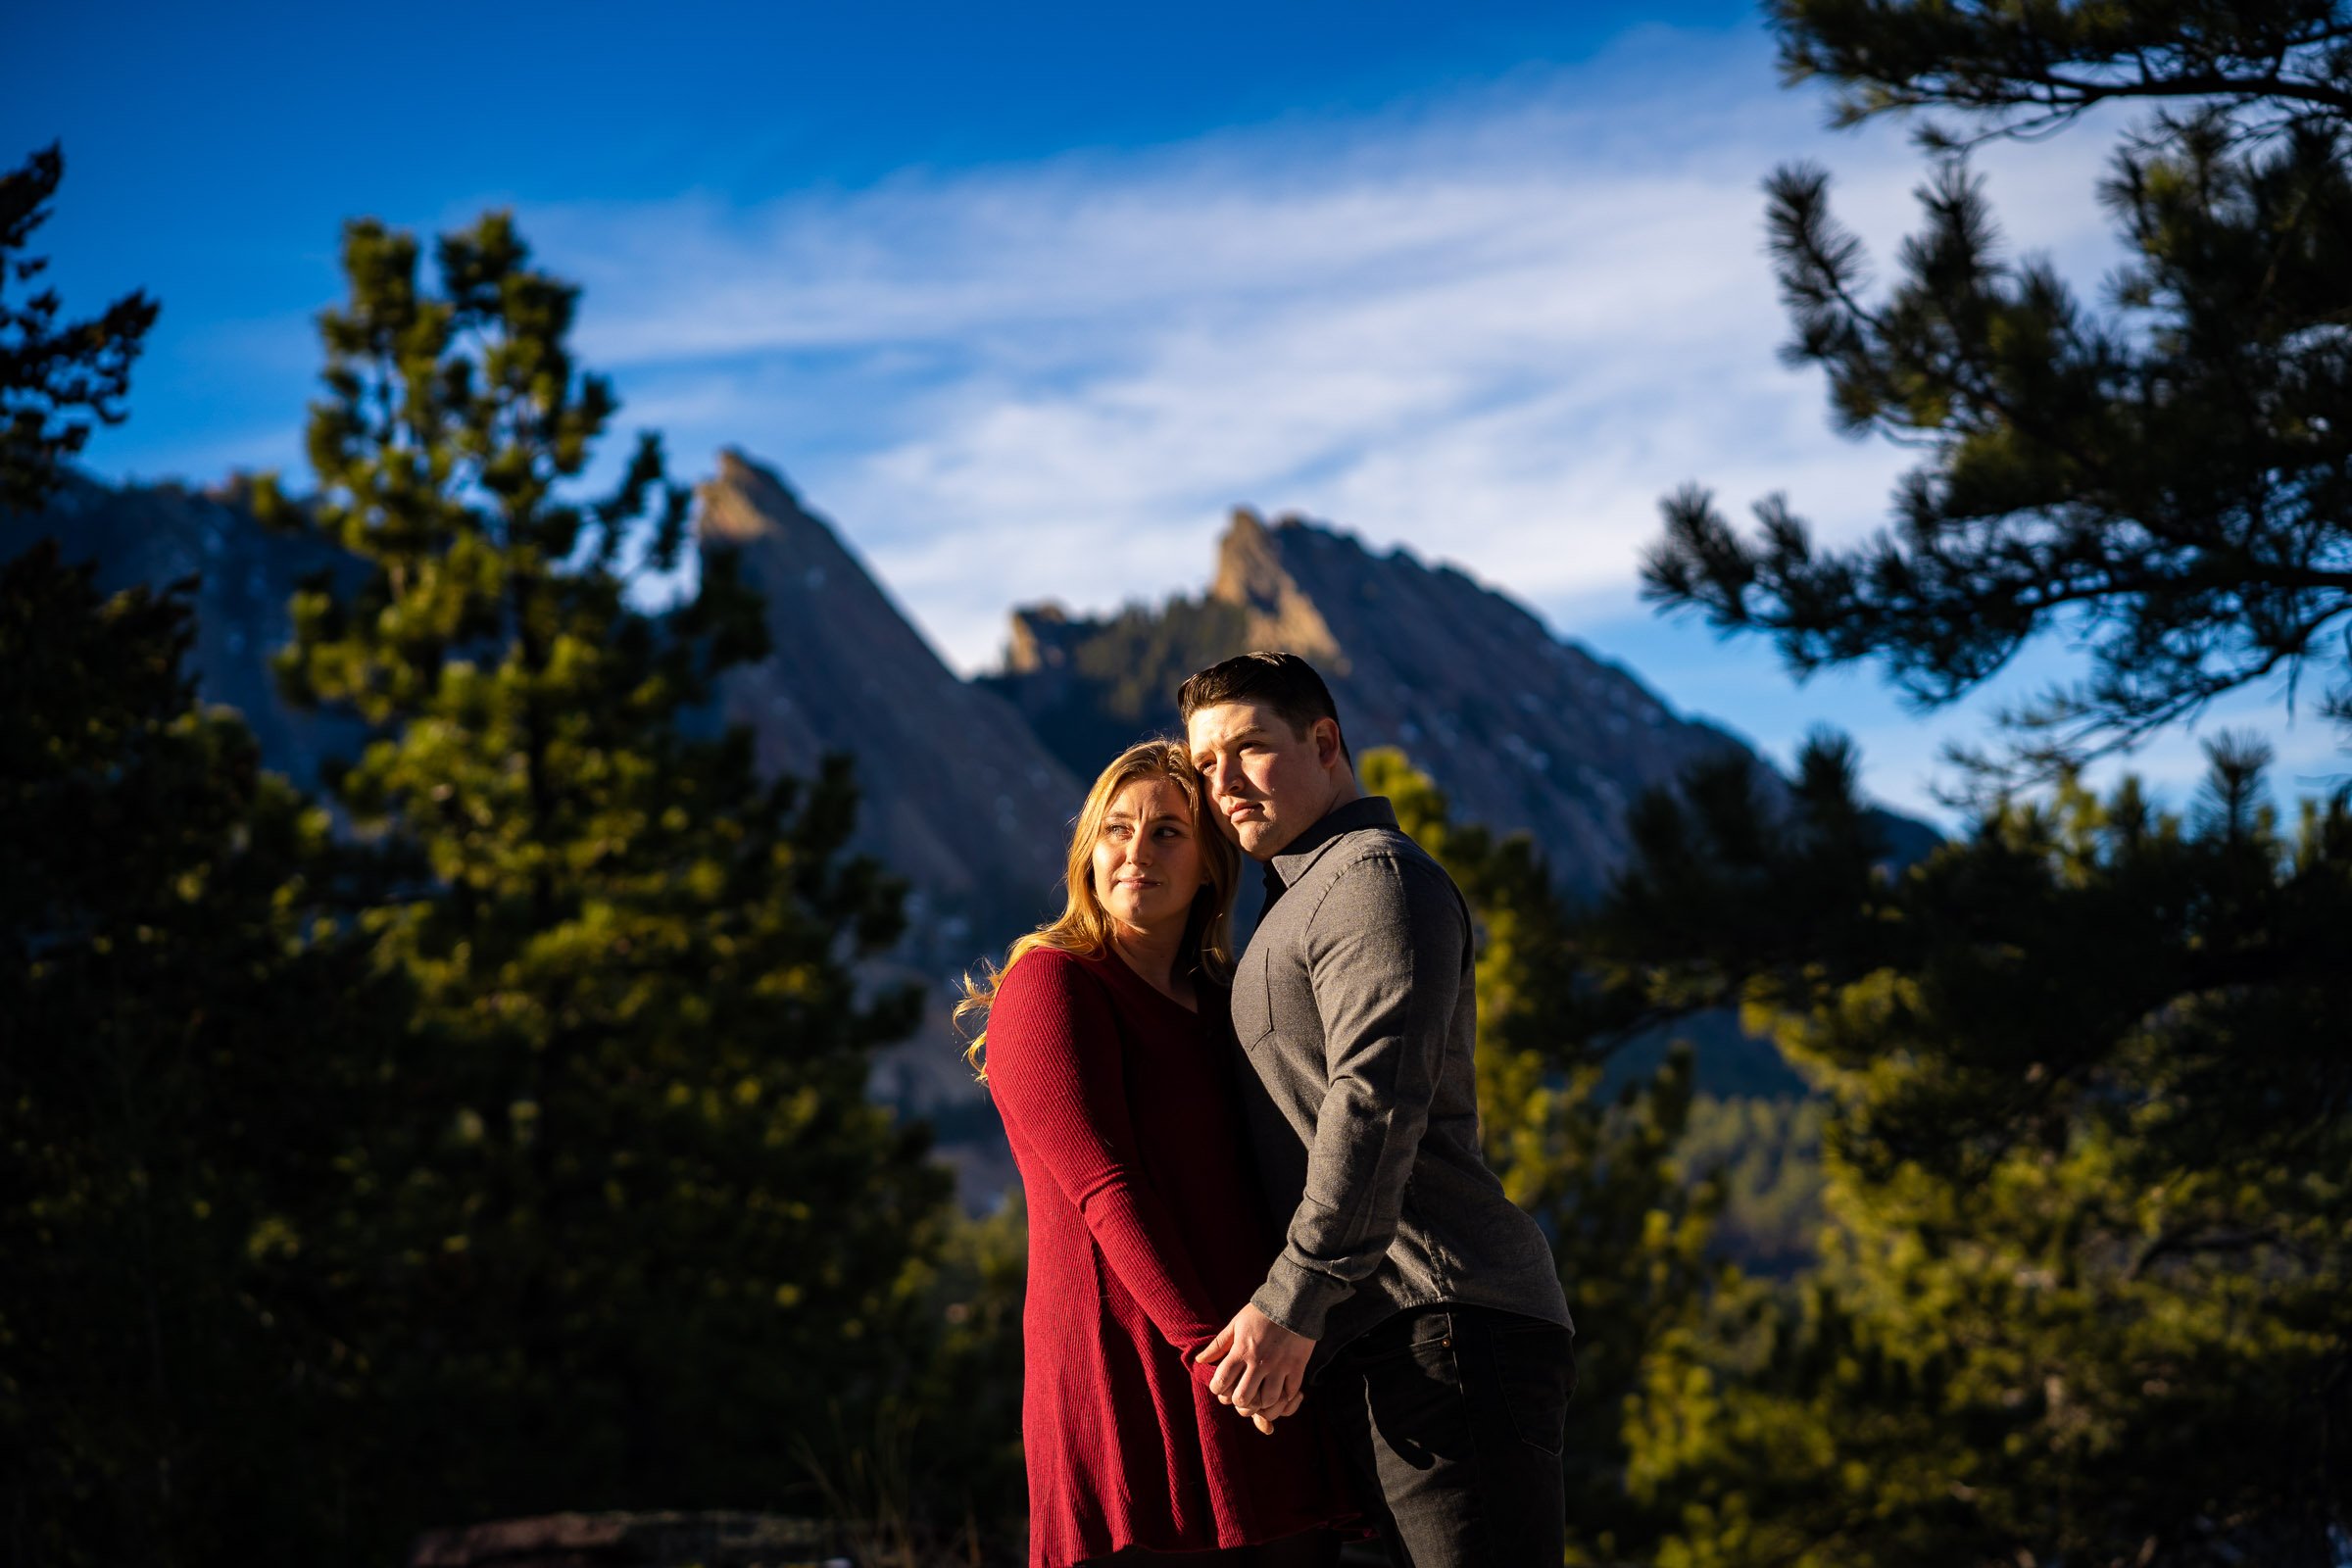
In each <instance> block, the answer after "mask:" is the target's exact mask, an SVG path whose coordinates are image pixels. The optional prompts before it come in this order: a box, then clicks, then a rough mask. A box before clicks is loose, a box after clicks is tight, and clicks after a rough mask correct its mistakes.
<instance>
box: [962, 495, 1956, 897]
mask: <svg viewBox="0 0 2352 1568" xmlns="http://www.w3.org/2000/svg"><path fill="white" fill-rule="evenodd" d="M1013 644H1014V646H1015V648H1016V649H1024V648H1025V653H1024V654H1023V655H1022V657H1021V658H1020V659H1018V660H1015V661H1008V662H1007V667H1006V669H1005V672H1004V673H1003V674H1001V675H996V676H990V677H984V678H983V684H986V685H988V686H990V687H992V688H993V689H994V690H997V691H999V692H1001V693H1003V694H1004V695H1005V697H1006V698H1008V699H1009V700H1010V701H1012V702H1013V703H1014V704H1016V705H1017V706H1019V707H1020V709H1021V710H1022V711H1023V712H1024V713H1026V714H1027V715H1028V717H1029V719H1030V722H1031V723H1032V725H1033V726H1035V728H1036V729H1037V732H1038V733H1039V735H1040V736H1041V737H1042V738H1043V739H1044V740H1045V741H1046V742H1047V744H1048V745H1049V746H1052V747H1053V748H1054V750H1055V751H1056V753H1057V754H1058V755H1060V756H1061V757H1062V759H1063V760H1064V761H1065V762H1066V763H1067V764H1068V765H1069V766H1070V767H1071V768H1072V770H1073V771H1075V772H1078V773H1080V774H1082V775H1083V774H1085V773H1087V772H1089V771H1091V770H1092V768H1093V767H1095V766H1098V765H1100V763H1101V762H1102V760H1104V759H1107V758H1108V757H1109V756H1110V755H1111V754H1112V753H1113V752H1115V750H1116V749H1117V747H1118V746H1120V745H1123V744H1124V743H1125V742H1126V741H1127V740H1129V739H1132V738H1134V737H1136V736H1137V735H1141V734H1147V733H1151V732H1152V731H1154V730H1162V729H1169V728H1173V727H1174V725H1175V718H1176V715H1175V709H1174V694H1175V690H1176V686H1177V683H1178V682H1180V681H1181V680H1182V679H1183V678H1184V677H1185V676H1186V675H1187V674H1189V673H1191V672H1192V671H1193V670H1195V669H1198V668H1201V666H1202V665H1205V664H1208V663H1212V662H1215V661H1216V660H1219V659H1223V658H1226V657H1228V656H1230V655H1233V654H1237V653H1242V652H1246V651H1248V650H1250V649H1253V648H1276V649H1285V650H1288V651H1290V652H1292V653H1296V654H1299V655H1300V656H1301V657H1303V658H1305V659H1307V660H1309V661H1311V662H1313V663H1314V664H1315V665H1316V667H1317V668H1318V669H1319V670H1320V671H1321V672H1322V673H1323V676H1324V678H1325V679H1326V680H1327V681H1328V682H1329V683H1330V686H1331V690H1332V696H1333V699H1334V700H1335V701H1336V702H1337V703H1338V705H1339V710H1340V720H1341V726H1342V728H1343V729H1344V731H1345V732H1346V734H1347V736H1348V743H1349V745H1350V746H1351V747H1353V748H1354V749H1355V750H1356V751H1357V752H1358V753H1360V752H1362V751H1363V750H1365V749H1366V748H1368V747H1374V746H1395V747H1397V748H1400V749H1401V750H1402V751H1403V752H1404V753H1405V754H1406V755H1407V756H1408V757H1409V758H1411V760H1413V762H1414V764H1415V765H1416V766H1418V767H1420V768H1421V769H1423V770H1424V771H1426V772H1427V773H1429V774H1430V775H1431V776H1432V777H1433V778H1434V779H1436V781H1437V782H1438V783H1439V785H1440V786H1442V787H1443V788H1444V789H1445V790H1446V793H1447V795H1448V796H1450V797H1451V799H1452V802H1453V808H1454V810H1455V812H1456V814H1457V815H1458V816H1459V817H1460V818H1462V819H1463V820H1466V821H1475V822H1480V823H1483V824H1485V825H1487V826H1488V827H1490V828H1493V829H1495V830H1497V831H1500V832H1526V833H1528V834H1531V835H1532V836H1533V837H1534V838H1535V840H1536V842H1537V845H1538V847H1539V848H1540V849H1541V850H1542V852H1543V853H1544V856H1545V858H1547V859H1548V860H1549V862H1550V864H1551V866H1552V869H1553V872H1554V874H1555V875H1556V876H1557V877H1558V879H1559V881H1560V883H1561V885H1562V886H1563V887H1564V888H1565V889H1567V890H1568V891H1570V892H1572V893H1579V894H1589V893H1592V892H1594V891H1597V890H1598V889H1599V888H1600V887H1601V886H1603V885H1604V884H1605V883H1606V881H1607V879H1608V877H1609V875H1610V874H1611V873H1612V872H1613V871H1615V870H1616V868H1617V867H1618V866H1619V865H1620V864H1622V863H1623V860H1624V856H1625V850H1626V841H1625V813H1626V810H1627V809H1628V808H1629V807H1630V806H1631V805H1632V804H1633V802H1634V801H1635V800H1636V799H1638V798H1639V797H1640V796H1641V794H1642V792H1643V791H1644V790H1647V789H1651V788H1653V787H1658V786H1672V785H1674V784H1676V783H1677V782H1679V781H1680V779H1681V777H1682V775H1683V774H1684V773H1685V772H1686V771H1687V770H1688V769H1689V768H1690V767H1691V765H1692V764H1694V763H1696V762H1698V761H1700V760H1704V759H1707V758H1712V757H1720V756H1724V755H1726V754H1739V753H1744V752H1745V751H1746V750H1747V748H1746V746H1745V745H1744V743H1742V742H1741V741H1740V740H1739V739H1738V738H1737V737H1735V736H1733V735H1731V734H1730V733H1728V732H1727V731H1725V730H1722V729H1720V728H1717V727H1716V726H1714V725H1712V724H1709V723H1706V722H1704V721H1703V720H1696V719H1691V718H1688V717H1685V716H1683V715H1681V714H1678V713H1676V712H1675V711H1673V710H1672V709H1670V708H1669V707H1668V706H1667V705H1666V704H1665V702H1663V701H1662V700H1661V699H1660V698H1659V697H1658V696H1657V695H1656V694H1655V693H1653V692H1651V691H1650V690H1649V689H1648V688H1647V687H1645V686H1643V685H1642V682H1641V681H1640V680H1638V679H1636V678H1635V676H1634V675H1633V674H1632V673H1631V672H1629V671H1628V670H1626V669H1625V668H1623V667H1622V666H1620V665H1618V664H1615V663H1612V662H1608V661H1606V660H1603V659H1600V658H1598V657H1597V656H1595V655H1594V654H1593V653H1592V652H1591V651H1590V650H1589V649H1587V648H1585V647H1584V646H1583V645H1582V644H1580V643H1578V642H1575V641H1574V640H1571V639H1565V638H1561V637H1557V636H1554V635H1553V634H1552V632H1551V631H1550V629H1549V628H1548V627H1546V626H1545V625H1544V622H1543V621H1542V620H1541V619H1539V618H1538V617H1537V615H1536V614H1535V613H1533V612H1532V611H1530V610H1528V609H1527V608H1526V607H1525V606H1523V605H1521V604H1519V603H1518V602H1517V601H1515V600H1513V599H1511V598H1509V597H1508V596H1507V595H1505V594H1503V593H1501V592H1499V591H1498V590H1496V589H1494V588H1490V587H1487V586H1486V585H1484V584H1482V583H1479V582H1477V581H1475V580H1473V579H1472V578H1471V577H1469V576H1468V575H1467V574H1465V573H1464V572H1462V571H1460V570H1458V569H1456V568H1454V567H1452V566H1446V565H1442V564H1441V565H1431V564H1426V563H1424V562H1422V561H1420V560H1419V559H1417V558H1416V557H1414V556H1413V555H1412V554H1410V553H1409V552H1407V551H1403V550H1391V551H1388V552H1386V553H1380V552H1376V551H1373V550H1370V549H1368V548H1366V547H1365V545H1364V543H1363V541H1362V540H1360V539H1358V538H1357V537H1356V536H1355V535H1353V534H1350V533H1347V532H1345V531H1343V530H1340V529H1337V528H1332V527H1328V526H1324V525H1321V524H1317V523H1313V522H1309V521H1306V520H1305V519H1302V518H1298V517H1285V518H1282V519H1281V520H1279V521H1276V522H1274V523H1271V524H1269V523H1267V522H1266V521H1265V520H1264V519H1263V518H1261V517H1260V516H1259V515H1257V514H1255V513H1252V512H1249V511H1241V512H1237V513H1235V514H1234V517H1233V522H1232V525H1231V526H1230V527H1229V528H1228V529H1227V531H1226V533H1225V536H1224V538H1223V539H1222V540H1221V541H1220V542H1219V544H1218V547H1217V557H1216V561H1215V563H1214V571H1213V575H1212V576H1211V578H1210V581H1209V585H1208V588H1207V591H1206V592H1205V593H1204V594H1203V595H1201V597H1200V598H1198V599H1192V598H1186V597H1184V596H1181V595H1179V596H1178V597H1176V598H1174V599H1171V600H1169V601H1167V602H1166V603H1165V604H1164V605H1161V606H1158V607H1156V608H1153V607H1146V606H1140V605H1130V606H1128V607H1127V608H1126V609H1124V610H1121V611H1119V612H1117V613H1112V614H1107V615H1103V616H1099V617H1091V618H1090V617H1082V616H1076V615H1073V614H1071V613H1069V612H1067V611H1065V610H1063V609H1061V608H1060V607H1059V606H1053V607H1046V608H1041V609H1038V610H1030V611H1021V612H1016V613H1015V619H1014V634H1013ZM1908 825H1910V826H1914V827H1915V826H1916V824H1908ZM1920 831H1922V832H1924V831H1925V830H1924V829H1922V830H1920Z"/></svg>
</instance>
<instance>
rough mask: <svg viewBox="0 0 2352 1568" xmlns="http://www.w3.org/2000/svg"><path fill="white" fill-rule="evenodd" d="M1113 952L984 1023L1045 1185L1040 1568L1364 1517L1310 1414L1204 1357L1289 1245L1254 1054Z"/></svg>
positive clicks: (1038, 1298) (1026, 1385)
mask: <svg viewBox="0 0 2352 1568" xmlns="http://www.w3.org/2000/svg"><path fill="white" fill-rule="evenodd" d="M1204 1000H1205V1001H1207V1002H1208V1003H1209V1004H1210V1005H1208V1006H1207V1007H1204V1008H1203V1010H1202V1011H1201V1012H1199V1013H1196V1012H1194V1011H1192V1010H1191V1009H1189V1008H1186V1007H1184V1006H1181V1005H1178V1004H1177V1003H1175V1002H1173V1001H1171V1000H1170V999H1169V998H1167V997H1166V996H1163V995H1162V994H1160V993H1159V992H1157V991H1155V990H1153V989H1152V986H1151V985H1149V984H1148V983H1147V982H1146V981H1145V980H1144V979H1143V978H1142V977H1141V976H1140V975H1138V974H1136V973H1135V972H1134V971H1133V970H1131V969H1129V968H1128V967H1127V966H1126V965H1125V964H1124V963H1123V962H1121V961H1120V960H1119V959H1118V958H1117V957H1115V956H1108V955H1104V956H1096V957H1082V956H1076V955H1073V954H1068V953H1058V952H1054V951H1052V950H1037V951H1032V952H1030V953H1028V954H1025V955H1023V956H1022V957H1021V958H1020V960H1019V961H1018V962H1016V963H1014V964H1013V965H1012V969H1011V972H1010V973H1008V974H1007V975H1005V979H1004V981H1003V983H1002V984H1001V985H1000V986H999V988H998V991H997V996H996V1001H995V1004H994V1005H992V1006H991V1007H990V1009H989V1017H988V1082H989V1089H990V1093H991V1095H992V1096H993V1097H994V1099H995V1101H996V1104H997V1109H998V1111H999V1113H1000V1114H1002V1115H1003V1116H1004V1118H1005V1139H1006V1142H1007V1143H1009V1144H1010V1145H1011V1148H1012V1157H1013V1159H1014V1161H1015V1162H1016V1163H1017V1164H1018V1165H1019V1166H1020V1171H1021V1183H1022V1186H1023V1187H1024V1188H1025V1189H1026V1190H1027V1192H1028V1196H1029V1295H1028V1300H1027V1302H1026V1304H1025V1305H1024V1306H1023V1308H1022V1312H1021V1356H1022V1365H1021V1450H1022V1459H1023V1463H1024V1467H1025V1468H1026V1469H1027V1471H1028V1479H1029V1549H1030V1562H1031V1564H1032V1568H1068V1565H1070V1564H1073V1563H1088V1562H1093V1561H1095V1560H1097V1559H1099V1558H1103V1557H1108V1556H1111V1555H1112V1554H1114V1553H1116V1552H1119V1551H1122V1550H1125V1549H1126V1548H1128V1547H1130V1546H1140V1547H1143V1548H1145V1549H1148V1550H1151V1551H1206V1550H1210V1549H1212V1548H1219V1547H1230V1546H1244V1545H1255V1544H1261V1543H1264V1542H1268V1541H1276V1540H1280V1539H1281V1538H1283V1537H1284V1536H1288V1535H1293V1534H1296V1533H1297V1532H1299V1531H1302V1530H1310V1529H1313V1528H1315V1527H1316V1526H1318V1525H1323V1524H1328V1523H1332V1522H1334V1521H1338V1520H1343V1519H1346V1518H1348V1517H1350V1516H1351V1515H1352V1514H1353V1513H1354V1508H1353V1505H1352V1504H1351V1503H1350V1502H1349V1500H1348V1496H1347V1494H1346V1489H1345V1484H1344V1483H1343V1482H1342V1481H1341V1479H1340V1476H1339V1473H1338V1470H1337V1468H1336V1466H1335V1465H1334V1464H1333V1462H1332V1456H1331V1451H1330V1449H1329V1448H1328V1446H1326V1445H1325V1443H1324V1441H1323V1437H1322V1434H1321V1432H1320V1430H1319V1424H1318V1421H1317V1420H1316V1418H1315V1416H1314V1415H1313V1413H1312V1410H1311V1405H1312V1401H1311V1400H1310V1401H1309V1404H1310V1409H1309V1410H1308V1411H1304V1412H1301V1413H1300V1414H1299V1415H1296V1416H1293V1417H1290V1418H1289V1419H1287V1420H1284V1421H1282V1422H1279V1423H1277V1425H1276V1427H1275V1430H1274V1433H1273V1435H1272V1436H1271V1437H1266V1436H1261V1435H1259V1433H1258V1432H1257V1431H1256V1430H1255V1429H1254V1428H1252V1427H1251V1426H1250V1423H1249V1422H1248V1421H1246V1420H1244V1419H1243V1418H1242V1417H1241V1416H1239V1415H1237V1414H1235V1413H1234V1412H1233V1411H1232V1410H1231V1409H1229V1408H1227V1407H1225V1406H1223V1405H1220V1404H1218V1403H1217V1401H1216V1397H1215V1396H1213V1395H1211V1394H1210V1393H1209V1392H1208V1387H1207V1385H1208V1380H1209V1378H1210V1376H1211V1370H1212V1369H1210V1368H1209V1367H1206V1366H1201V1365H1199V1364H1197V1363H1196V1362H1194V1360H1193V1357H1194V1356H1195V1355H1196V1354H1198V1353H1199V1352H1200V1351H1201V1349H1202V1348H1204V1347H1205V1346H1206V1345H1207V1344H1208V1343H1209V1341H1211V1340H1213V1339H1214V1338H1216V1335H1217V1332H1218V1331H1219V1330H1220V1329H1222V1328H1223V1327H1224V1326H1225V1324H1226V1323H1227V1321H1228V1320H1230V1319H1231V1317H1232V1316H1233V1314H1234V1313H1235V1312H1237V1311H1239V1310H1241V1307H1242V1305H1243V1303H1245V1302H1246V1301H1248V1300H1249V1299H1250V1292H1252V1291H1254V1290H1255V1289H1257V1287H1258V1285H1259V1284H1260V1283H1261V1282H1262V1281H1263V1280H1264V1278H1265V1273H1266V1267H1267V1265H1268V1264H1269V1263H1270V1262H1271V1261H1272V1260H1273V1258H1274V1256H1275V1254H1276V1252H1278V1251H1279V1250H1280V1249H1281V1240H1280V1238H1279V1237H1278V1236H1277V1235H1276V1234H1275V1232H1274V1230H1273V1228H1272V1226H1271V1225H1270V1223H1269V1222H1268V1219H1267V1215H1266V1209H1265V1204H1264V1200H1263V1195H1262V1194H1261V1193H1260V1192H1259V1191H1258V1188H1257V1183H1256V1177H1255V1174H1254V1171H1253V1169H1252V1167H1251V1165H1250V1155H1249V1152H1248V1149H1247V1147H1246V1139H1245V1137H1244V1134H1243V1130H1242V1125H1241V1103H1240V1098H1239V1092H1238V1090H1237V1088H1236V1084H1235V1079H1234V1073H1235V1071H1236V1070H1237V1067H1238V1063H1237V1062H1236V1060H1235V1054H1236V1048H1235V1047H1234V1046H1233V1044H1232V1042H1231V1040H1230V1038H1229V1034H1228V1032H1227V1030H1226V1029H1225V1027H1224V1025H1223V1022H1222V1017H1221V1013H1220V1011H1219V1009H1218V1007H1217V1005H1216V1003H1218V1002H1219V1001H1221V999H1217V998H1209V999H1204Z"/></svg>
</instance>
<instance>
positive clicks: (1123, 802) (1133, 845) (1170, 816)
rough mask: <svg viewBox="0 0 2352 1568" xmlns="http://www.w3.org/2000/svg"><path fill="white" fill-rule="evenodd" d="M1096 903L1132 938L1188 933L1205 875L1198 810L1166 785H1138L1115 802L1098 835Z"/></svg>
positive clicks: (1160, 781) (1143, 781) (1148, 781)
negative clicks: (1134, 935)
mask: <svg viewBox="0 0 2352 1568" xmlns="http://www.w3.org/2000/svg"><path fill="white" fill-rule="evenodd" d="M1094 874H1095V897H1097V898H1099V899H1101V900H1102V901H1103V907H1104V908H1105V909H1108V910H1109V911H1110V917H1111V918H1112V919H1113V920H1115V921H1117V922H1118V923H1119V924H1120V925H1121V926H1123V927H1125V928H1127V929H1128V930H1130V931H1136V932H1142V933H1149V934H1152V935H1162V936H1164V935H1174V934H1181V933H1182V931H1183V929H1184V922H1185V920H1186V918H1187V917H1188V916H1189V915H1190V914H1191V912H1192V907H1193V896H1194V895H1195V894H1197V893H1199V892H1200V891H1201V880H1202V878H1203V876H1204V874H1205V872H1204V868H1203V865H1202V860H1201V841H1200V838H1199V837H1198V829H1197V827H1196V825H1195V824H1194V821H1193V809H1192V807H1191V806H1190V805H1189V804H1188V803H1187V802H1186V801H1185V798H1184V792H1183V791H1182V790H1180V789H1178V788H1177V787H1176V786H1175V784H1174V783H1172V782H1171V781H1169V780H1167V779H1164V778H1139V779H1135V780H1133V781H1132V782H1130V783H1129V784H1128V785H1127V787H1126V788H1124V789H1122V790H1120V791H1119V793H1118V794H1117V795H1115V796H1113V797H1112V798H1111V802H1110V809H1109V810H1108V811H1107V812H1106V813H1104V815H1103V830H1102V832H1100V833H1098V834H1097V835H1096V836H1095V852H1094Z"/></svg>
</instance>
